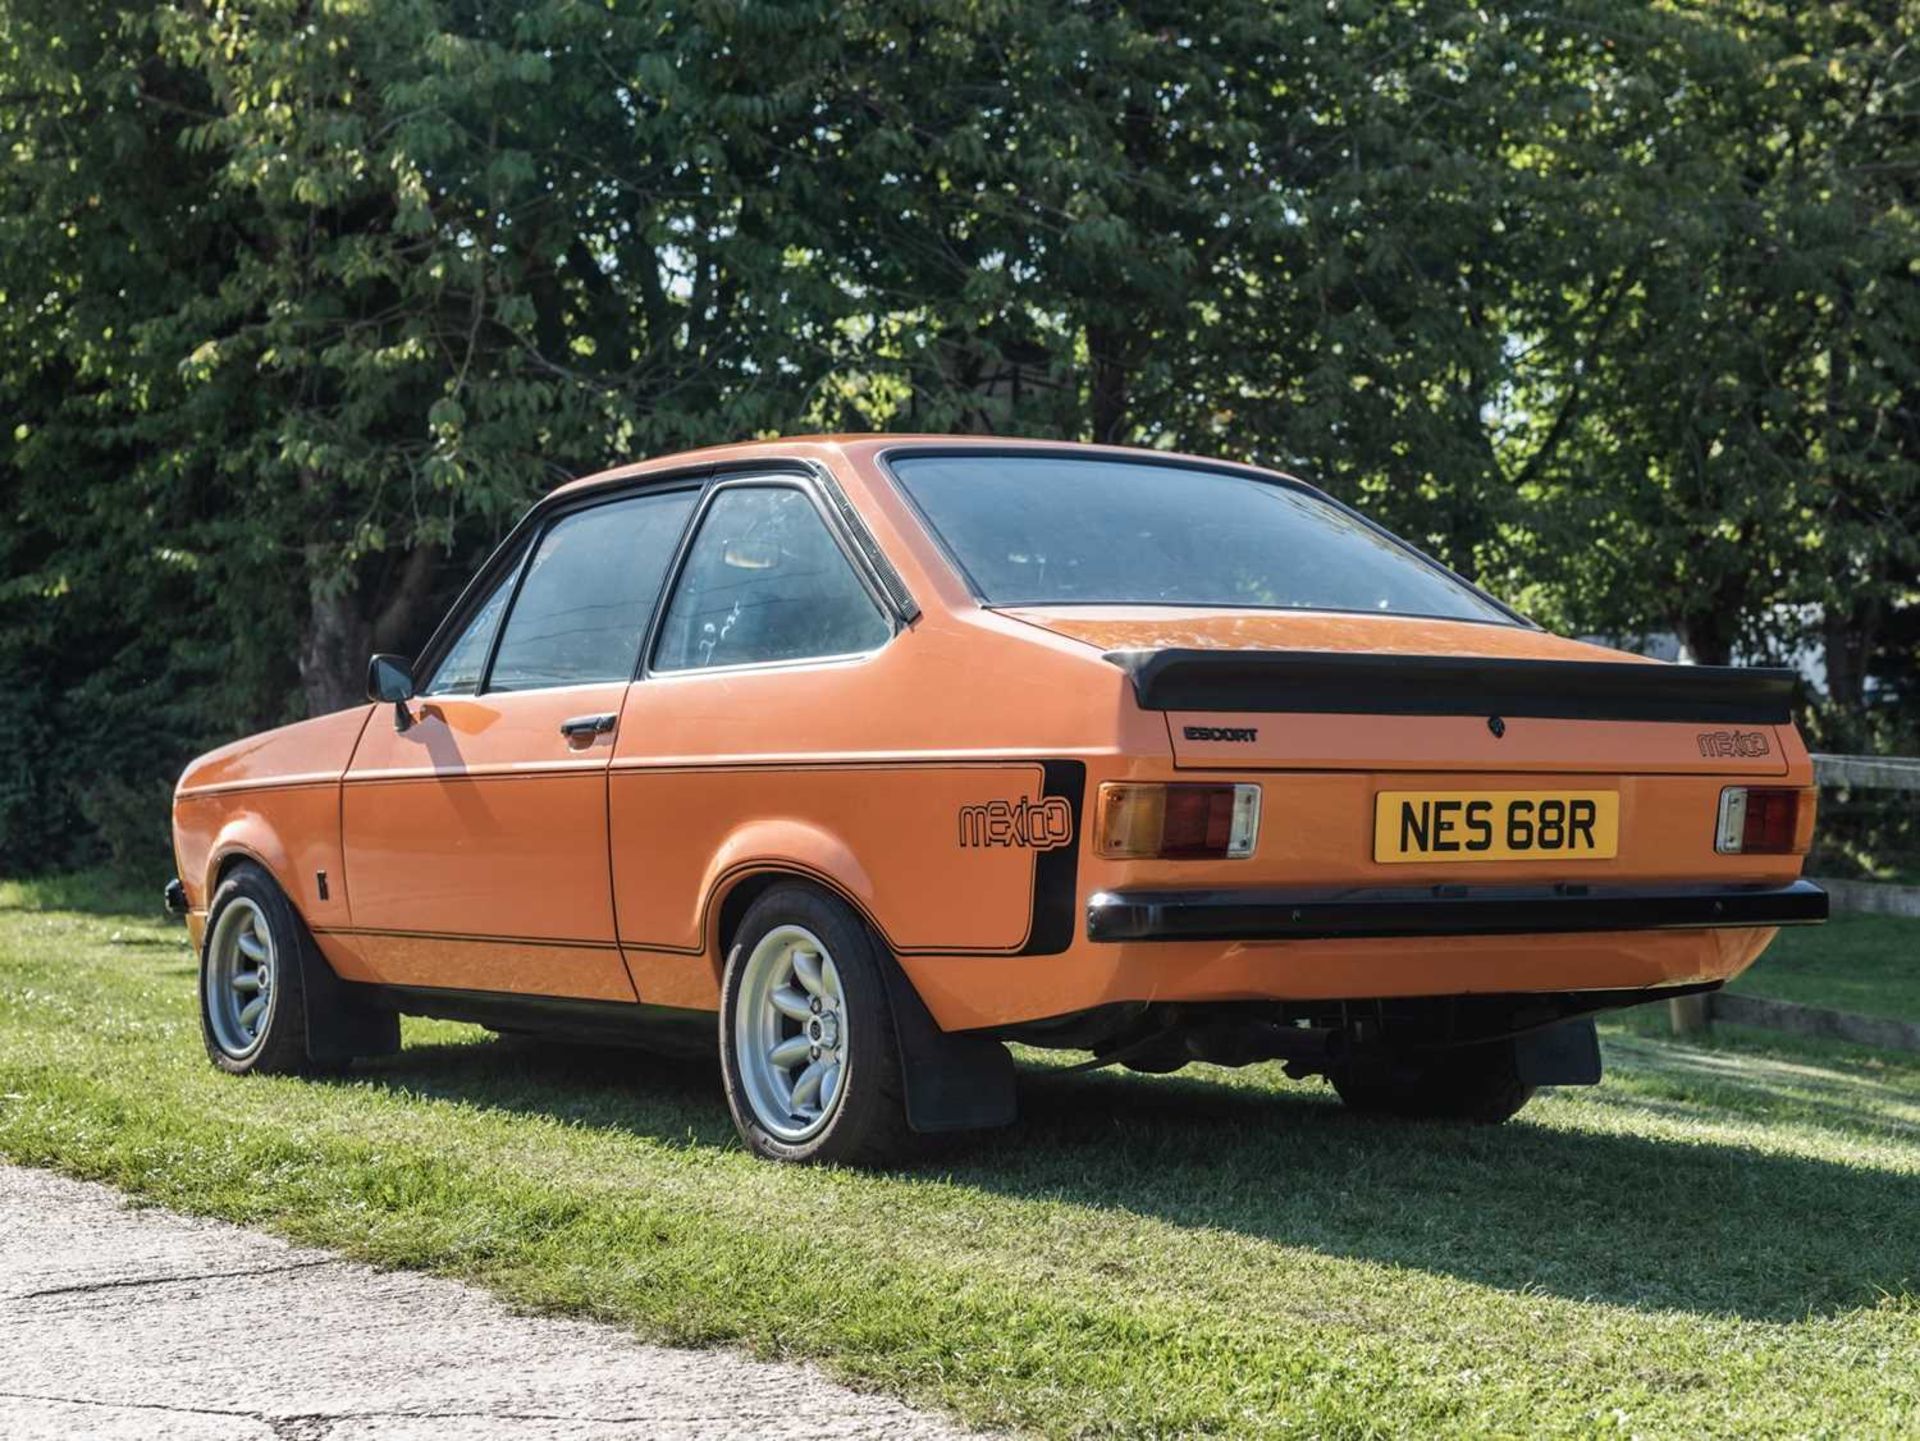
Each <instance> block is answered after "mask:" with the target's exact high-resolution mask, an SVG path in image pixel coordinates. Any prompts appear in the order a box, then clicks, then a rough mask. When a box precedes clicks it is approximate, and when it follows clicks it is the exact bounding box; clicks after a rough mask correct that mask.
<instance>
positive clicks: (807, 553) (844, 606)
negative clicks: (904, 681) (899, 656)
mask: <svg viewBox="0 0 1920 1441" xmlns="http://www.w3.org/2000/svg"><path fill="white" fill-rule="evenodd" d="M892 634H893V627H892V625H891V623H890V622H889V621H888V620H887V618H886V617H885V616H884V615H882V614H881V612H880V609H879V607H878V606H877V605H876V604H875V603H874V599H873V597H872V596H871V595H870V594H869V593H868V591H867V588H866V587H865V586H864V585H863V584H861V581H860V578H859V576H858V575H856V574H855V573H854V570H853V567H852V565H851V564H850V563H849V562H848V560H847V557H846V556H845V554H844V553H843V552H842V551H841V549H840V547H839V546H838V545H837V544H835V542H834V539H833V536H832V534H831V533H830V532H829V531H828V530H827V527H826V522H825V521H823V520H822V519H821V518H820V513H819V511H817V510H816V509H815V508H814V505H813V502H812V501H811V500H809V499H808V498H807V496H806V494H805V493H804V492H802V491H800V490H797V489H795V488H793V487H791V486H736V487H731V488H729V489H725V490H722V491H719V492H718V493H717V494H716V495H715V496H714V499H713V504H712V505H711V506H709V507H708V509H707V513H706V515H705V517H704V518H703V519H702V520H701V522H700V529H699V532H698V533H697V534H696V535H695V536H694V540H693V545H692V547H691V548H690V549H689V550H688V553H687V563H686V567H685V569H684V570H682V571H681V573H680V582H679V584H678V586H677V587H675V590H674V594H673V599H672V601H671V602H670V603H669V604H668V606H667V613H666V619H665V620H664V622H663V623H662V625H661V630H660V644H659V648H658V650H657V652H656V654H655V657H654V669H656V670H661V671H674V670H700V669H704V668H707V667H711V666H729V665H760V664H767V663H769V662H775V661H791V660H807V659H816V658H819V657H824V656H837V655H855V654H858V653H859V652H861V651H868V650H872V649H874V648H875V647H877V646H880V645H883V644H884V643H885V642H886V640H887V638H888V637H889V636H890V635H892Z"/></svg>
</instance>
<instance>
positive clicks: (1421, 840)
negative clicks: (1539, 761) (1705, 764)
mask: <svg viewBox="0 0 1920 1441" xmlns="http://www.w3.org/2000/svg"><path fill="white" fill-rule="evenodd" d="M1619 851H1620V793H1619V792H1618V791H1381V792H1380V793H1379V795H1378V796H1376V797H1375V799H1374V806H1373V858H1374V859H1375V860H1376V861H1380V862H1384V863H1389V864H1392V863H1396V862H1402V861H1549V860H1551V861H1604V860H1610V859H1611V858H1612V857H1614V856H1616V855H1618V854H1619Z"/></svg>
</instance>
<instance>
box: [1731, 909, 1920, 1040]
mask: <svg viewBox="0 0 1920 1441" xmlns="http://www.w3.org/2000/svg"><path fill="white" fill-rule="evenodd" d="M1728 989H1729V990H1732V991H1738V992H1740V993H1742V994H1743V995H1749V996H1764V997H1766V998H1767V999H1768V1000H1774V1001H1798V1002H1800V1003H1801V1004H1802V1005H1808V1006H1826V1007H1829V1008H1831V1009H1833V1010H1836V1011H1856V1012H1858V1013H1859V1014H1861V1015H1867V1016H1893V1017H1895V1018H1896V1019H1898V1020H1903V1021H1920V920H1912V919H1909V918H1907V917H1904V916H1860V915H1842V916H1835V917H1834V918H1833V919H1832V920H1830V921H1828V922H1827V923H1826V924H1825V925H1824V926H1807V927H1792V928H1789V929H1787V930H1784V931H1782V932H1781V933H1780V936H1779V939H1778V940H1776V941H1775V942H1774V943H1773V945H1772V946H1770V947H1769V948H1768V950H1767V953H1766V954H1765V955H1764V956H1762V957H1761V958H1760V959H1759V961H1758V962H1757V963H1756V964H1755V965H1754V966H1753V968H1752V969H1751V970H1749V971H1748V972H1747V973H1746V974H1745V975H1743V976H1741V977H1740V978H1739V979H1738V980H1736V981H1735V982H1734V983H1733V984H1732V985H1731V986H1729V987H1728Z"/></svg>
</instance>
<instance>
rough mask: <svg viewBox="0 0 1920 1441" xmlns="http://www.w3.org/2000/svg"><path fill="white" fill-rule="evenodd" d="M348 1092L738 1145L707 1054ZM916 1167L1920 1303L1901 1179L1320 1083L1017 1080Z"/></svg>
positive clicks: (430, 1072)
mask: <svg viewBox="0 0 1920 1441" xmlns="http://www.w3.org/2000/svg"><path fill="white" fill-rule="evenodd" d="M355 1077H356V1079H357V1080H359V1081H362V1082H369V1083H373V1084H377V1085H381V1086H385V1087H390V1088H393V1089H395V1090H399V1091H404V1092H406V1093H408V1094H412V1095H422V1096H431V1097H440V1098H445V1099H452V1100H458V1101H460V1102H463V1103H465V1104H469V1105H477V1106H485V1107H490V1108H495V1109H500V1110H506V1111H512V1112H516V1113H525V1114H529V1115H537V1116H543V1117H549V1118H554V1119H559V1120H563V1121H565V1122H567V1123H568V1124H572V1125H579V1126H589V1127H596V1128H605V1129H609V1130H614V1131H620V1132H626V1133H629V1134H633V1135H638V1136H644V1137H646V1138H647V1139H649V1140H651V1141H654V1142H655V1143H666V1144H673V1145H690V1146H695V1147H727V1146H732V1145H734V1144H737V1143H736V1142H735V1141H734V1139H733V1131H732V1127H731V1126H730V1124H729V1123H728V1120H727V1116H726V1111H725V1107H724V1103H723V1102H722V1101H721V1099H720V1080H719V1068H718V1065H717V1064H716V1063H715V1062H713V1061H712V1060H711V1059H701V1060H680V1059H667V1058H660V1057H654V1056H650V1055H647V1054H645V1053H641V1052H634V1051H624V1050H603V1049H599V1048H594V1047H583V1046H559V1045H539V1044H530V1043H526V1042H511V1041H496V1042H492V1043H486V1042H481V1043H474V1044H447V1045H425V1046H414V1047H410V1048H408V1049H407V1050H406V1051H404V1052H402V1053H401V1054H400V1055H399V1056H397V1057H393V1058H391V1059H389V1060H387V1061H383V1062H379V1063H376V1064H374V1065H371V1066H368V1067H366V1068H364V1069H362V1070H358V1071H356V1072H355ZM1599 1094H1603V1095H1604V1094H1605V1092H1601V1093H1599ZM1549 1104H1550V1103H1549ZM1621 1104H1622V1105H1623V1106H1627V1105H1631V1104H1632V1103H1631V1102H1630V1101H1627V1100H1625V1099H1624V1098H1623V1099H1622V1101H1621ZM1701 1109H1705V1110H1707V1111H1709V1112H1715V1111H1716V1108H1714V1107H1711V1106H1706V1107H1703V1108H1701ZM1741 1109H1744V1108H1741ZM1717 1114H1718V1115H1719V1116H1720V1117H1721V1118H1722V1119H1727V1118H1728V1117H1727V1116H1726V1113H1725V1112H1724V1111H1718V1112H1717ZM914 1174H916V1175H917V1176H919V1177H920V1178H922V1179H925V1178H926V1177H927V1176H929V1175H937V1176H939V1177H940V1178H941V1179H942V1180H943V1182H944V1183H945V1184H948V1185H951V1186H955V1187H964V1188H968V1189H970V1190H973V1191H977V1192H981V1193H986V1194H992V1195H999V1196H1005V1197H1007V1198H1009V1199H1011V1200H1034V1199H1043V1200H1047V1201H1063V1202H1068V1203H1072V1204H1075V1205H1081V1206H1088V1207H1095V1208H1099V1209H1103V1210H1113V1211H1124V1212H1128V1213H1131V1214H1135V1215H1140V1216H1146V1217H1151V1218H1154V1219H1157V1220H1160V1221H1164V1222H1167V1223H1169V1224H1172V1225H1175V1226H1179V1227H1183V1228H1193V1229H1200V1228H1206V1229H1212V1230H1218V1231H1227V1232H1232V1233H1236V1234H1239V1235H1242V1236H1247V1237H1252V1238H1255V1239H1258V1240H1261V1241H1266V1242H1271V1243H1276V1244H1281V1245H1286V1246H1297V1247H1307V1248H1311V1249H1313V1250H1315V1251H1319V1252H1322V1253H1325V1254H1329V1255H1337V1256H1343V1257H1347V1258H1351V1259H1357V1260H1364V1261H1371V1262H1377V1263H1381V1264H1385V1265H1391V1266H1404V1267H1409V1268H1414V1269H1418V1270H1423V1271H1429V1272H1435V1273H1440V1274H1445V1275H1449V1276H1453V1277H1457V1278H1459V1279H1462V1280H1467V1281H1470V1282H1474V1283H1477V1284H1481V1285H1486V1286H1491V1287H1496V1288H1499V1289H1502V1290H1508V1291H1532V1292H1543V1293H1548V1294H1552V1295H1556V1296H1562V1297H1567V1298H1571V1299H1576V1300H1583V1301H1598V1302H1604V1303H1610V1304H1615V1305H1620V1306H1626V1307H1632V1308H1634V1309H1638V1310H1684V1311H1692V1312H1698V1313H1706V1314H1721V1315H1731V1316H1740V1317H1743V1318H1747V1319H1756V1320H1768V1321H1780V1322H1786V1321H1794V1320H1801V1319H1804V1318H1806V1317H1807V1316H1808V1315H1809V1314H1818V1313H1825V1312H1832V1311H1836V1310H1841V1309H1848V1308H1853V1307H1857V1306H1861V1305H1872V1304H1875V1303H1876V1302H1877V1301H1880V1300H1882V1299H1884V1298H1886V1297H1888V1296H1890V1295H1891V1296H1908V1297H1911V1296H1912V1295H1914V1294H1915V1292H1916V1291H1920V1231H1916V1229H1915V1227H1914V1226H1913V1219H1914V1215H1915V1207H1916V1197H1917V1196H1920V1179H1917V1178H1916V1177H1915V1176H1914V1175H1913V1174H1911V1173H1901V1172H1896V1171H1888V1170H1881V1169H1876V1168H1874V1167H1873V1166H1872V1165H1870V1164H1865V1163H1862V1164H1858V1165H1852V1164H1839V1163H1836V1162H1830V1161H1825V1160H1819V1159H1811V1158H1806V1157H1800V1156H1792V1155H1783V1154H1780V1153H1777V1152H1769V1151H1761V1150H1756V1149H1751V1148H1747V1147H1743V1146H1739V1145H1737V1144H1726V1143H1722V1142H1717V1141H1705V1140H1701V1141H1695V1140H1690V1139H1687V1140H1682V1139H1675V1140H1668V1139H1662V1138H1659V1137H1655V1136H1647V1135H1629V1134H1618V1133H1614V1132H1611V1131H1604V1130H1592V1129H1578V1128H1568V1127H1564V1126H1558V1125H1543V1124H1536V1123H1533V1122H1531V1121H1529V1120H1528V1119H1525V1118H1523V1119H1521V1120H1519V1121H1517V1122H1514V1123H1512V1124H1509V1125H1507V1126H1503V1127H1474V1126H1465V1125H1448V1124H1415V1123H1399V1122H1389V1121H1378V1120H1368V1119H1363V1118H1359V1117H1355V1116H1352V1115H1350V1114H1348V1113H1347V1112H1345V1111H1344V1110H1343V1109H1342V1108H1341V1107H1340V1106H1339V1105H1338V1104H1337V1102H1335V1101H1334V1100H1333V1098H1332V1095H1331V1092H1329V1091H1327V1090H1326V1089H1325V1088H1324V1087H1314V1086H1296V1085H1275V1086H1274V1087H1272V1088H1266V1087H1261V1086H1257V1085H1244V1084H1243V1085H1233V1084H1223V1083H1217V1082H1214V1081H1211V1080H1208V1079H1204V1078H1200V1079H1190V1078H1188V1077H1185V1076H1182V1077H1155V1078H1148V1077H1142V1076H1133V1075H1123V1074H1111V1073H1096V1074H1083V1075H1063V1074H1060V1073H1058V1072H1049V1071H1046V1070H1023V1072H1022V1075H1021V1119H1020V1121H1019V1123H1018V1124H1017V1125H1015V1126H1014V1127H1012V1128H1010V1129H1008V1130H1006V1131H1001V1132H995V1133H990V1134H986V1135H982V1136H976V1137H969V1138H966V1139H964V1140H957V1141H952V1142H950V1143H948V1144H945V1145H942V1146H939V1147H938V1148H936V1150H935V1152H934V1155H933V1157H932V1159H930V1160H929V1161H928V1162H927V1163H925V1164H923V1165H922V1166H920V1167H918V1168H916V1170H915V1172H914ZM1909 1304H1910V1303H1909Z"/></svg>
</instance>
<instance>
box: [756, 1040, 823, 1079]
mask: <svg viewBox="0 0 1920 1441" xmlns="http://www.w3.org/2000/svg"><path fill="white" fill-rule="evenodd" d="M812 1052H813V1046H812V1044H811V1043H810V1042H809V1041H808V1040H807V1038H806V1037H805V1036H789V1037H787V1039H786V1040H784V1041H782V1042H781V1043H780V1044H779V1045H777V1046H775V1047H774V1048H773V1049H772V1050H771V1051H769V1052H768V1053H767V1059H768V1060H769V1061H772V1062H773V1063H774V1065H776V1066H778V1067H779V1068H780V1069H781V1070H783V1071H790V1070H792V1069H793V1068H794V1067H795V1066H797V1065H799V1064H800V1063H801V1062H802V1061H804V1060H806V1059H807V1057H808V1056H809V1055H811V1054H812Z"/></svg>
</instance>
